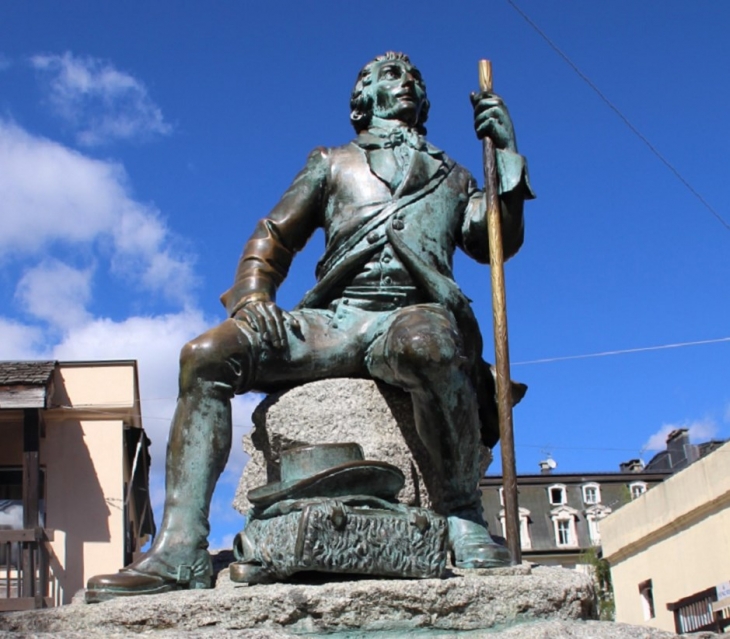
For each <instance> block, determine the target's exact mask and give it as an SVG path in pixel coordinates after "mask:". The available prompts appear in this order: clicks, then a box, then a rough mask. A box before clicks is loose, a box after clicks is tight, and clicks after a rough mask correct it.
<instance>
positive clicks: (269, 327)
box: [233, 300, 299, 350]
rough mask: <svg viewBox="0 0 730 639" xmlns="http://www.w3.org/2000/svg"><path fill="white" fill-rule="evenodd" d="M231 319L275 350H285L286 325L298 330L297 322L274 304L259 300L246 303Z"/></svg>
mask: <svg viewBox="0 0 730 639" xmlns="http://www.w3.org/2000/svg"><path fill="white" fill-rule="evenodd" d="M233 318H234V319H236V320H238V321H240V322H245V323H246V324H248V325H249V326H250V327H251V328H252V329H253V330H254V331H256V332H257V333H258V334H259V335H260V336H261V339H262V340H263V341H264V343H266V344H269V345H270V346H272V347H273V348H275V349H277V350H282V349H285V348H286V347H287V345H288V342H287V334H286V325H287V324H288V325H289V326H290V327H291V328H292V329H293V330H294V331H298V330H299V322H298V321H297V320H296V319H295V318H294V317H292V315H290V314H289V313H287V312H286V311H284V310H282V309H280V308H279V307H278V306H277V305H276V304H274V302H265V301H260V300H256V301H251V302H248V303H247V304H245V305H244V306H243V307H241V308H240V309H239V310H238V311H237V312H236V314H235V315H234V316H233Z"/></svg>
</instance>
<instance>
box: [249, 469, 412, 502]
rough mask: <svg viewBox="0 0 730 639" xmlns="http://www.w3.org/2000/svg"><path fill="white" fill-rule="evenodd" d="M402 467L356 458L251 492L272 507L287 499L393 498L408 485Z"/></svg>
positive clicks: (250, 497) (251, 497) (250, 493)
mask: <svg viewBox="0 0 730 639" xmlns="http://www.w3.org/2000/svg"><path fill="white" fill-rule="evenodd" d="M405 481H406V480H405V477H404V475H403V473H402V472H401V470H400V469H399V468H397V467H396V466H393V465H392V464H387V463H385V462H377V461H367V460H366V461H354V462H347V463H346V464H340V465H339V466H334V467H333V468H328V469H327V470H325V471H322V472H321V473H317V474H316V475H312V476H311V477H307V478H306V479H299V480H296V481H284V482H282V481H279V482H274V483H271V484H266V486H261V487H260V488H254V489H253V490H250V491H249V492H248V500H249V501H250V502H251V503H252V504H254V505H256V506H269V505H271V504H273V503H274V502H277V501H281V500H283V499H306V498H310V497H343V496H345V495H369V496H372V497H381V498H384V499H390V498H393V497H395V496H396V495H397V494H398V491H400V489H401V488H403V486H404V485H405Z"/></svg>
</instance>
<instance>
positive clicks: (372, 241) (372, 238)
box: [368, 231, 380, 244]
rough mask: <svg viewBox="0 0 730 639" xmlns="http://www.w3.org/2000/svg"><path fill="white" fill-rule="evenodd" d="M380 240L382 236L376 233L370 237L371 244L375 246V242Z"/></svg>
mask: <svg viewBox="0 0 730 639" xmlns="http://www.w3.org/2000/svg"><path fill="white" fill-rule="evenodd" d="M379 239H380V236H379V235H378V234H377V233H376V232H375V231H373V232H372V233H370V235H368V242H370V244H375V242H377V241H378V240H379Z"/></svg>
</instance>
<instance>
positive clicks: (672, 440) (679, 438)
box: [667, 428, 699, 470]
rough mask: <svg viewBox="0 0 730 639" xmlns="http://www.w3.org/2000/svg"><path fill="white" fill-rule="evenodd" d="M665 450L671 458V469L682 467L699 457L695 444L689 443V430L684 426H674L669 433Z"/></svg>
mask: <svg viewBox="0 0 730 639" xmlns="http://www.w3.org/2000/svg"><path fill="white" fill-rule="evenodd" d="M667 452H668V453H669V458H670V459H671V465H672V470H679V469H680V468H684V467H685V466H687V465H689V464H691V463H692V462H694V461H697V459H698V458H699V451H698V450H697V446H693V445H692V444H690V443H689V431H688V430H687V429H686V428H676V429H675V430H673V431H672V432H671V433H669V435H668V436H667Z"/></svg>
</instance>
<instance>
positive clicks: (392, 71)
mask: <svg viewBox="0 0 730 639" xmlns="http://www.w3.org/2000/svg"><path fill="white" fill-rule="evenodd" d="M399 76H400V74H399V73H398V69H396V68H395V67H386V68H385V69H383V70H382V72H381V73H380V77H381V78H383V79H384V80H395V79H396V78H398V77H399Z"/></svg>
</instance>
